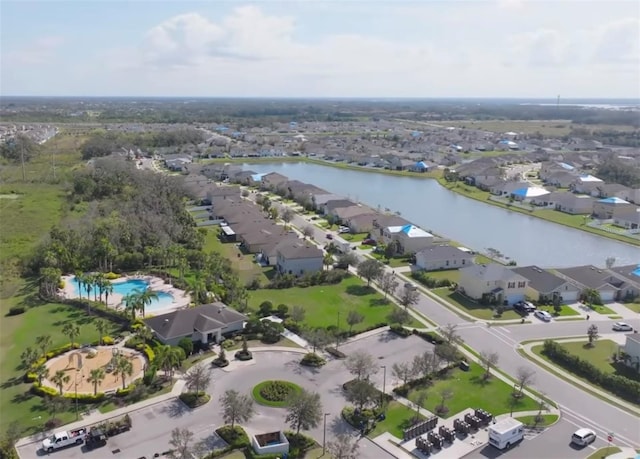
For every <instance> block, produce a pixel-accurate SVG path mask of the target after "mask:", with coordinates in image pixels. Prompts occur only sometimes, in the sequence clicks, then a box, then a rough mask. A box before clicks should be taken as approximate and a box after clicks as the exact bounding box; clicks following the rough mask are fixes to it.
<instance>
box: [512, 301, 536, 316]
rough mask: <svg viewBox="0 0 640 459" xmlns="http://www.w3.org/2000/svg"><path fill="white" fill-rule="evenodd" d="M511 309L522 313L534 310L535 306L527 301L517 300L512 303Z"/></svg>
mask: <svg viewBox="0 0 640 459" xmlns="http://www.w3.org/2000/svg"><path fill="white" fill-rule="evenodd" d="M513 309H515V310H516V311H519V312H522V313H529V312H534V311H535V310H536V307H535V305H534V304H533V303H529V302H528V301H518V302H517V303H515V304H514V305H513Z"/></svg>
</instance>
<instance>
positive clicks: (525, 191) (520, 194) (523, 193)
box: [511, 188, 529, 197]
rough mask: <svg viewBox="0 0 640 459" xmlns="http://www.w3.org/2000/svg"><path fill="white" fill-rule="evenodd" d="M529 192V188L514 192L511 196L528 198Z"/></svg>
mask: <svg viewBox="0 0 640 459" xmlns="http://www.w3.org/2000/svg"><path fill="white" fill-rule="evenodd" d="M528 190H529V188H518V189H517V190H513V191H512V192H511V194H515V195H516V196H522V197H526V196H527V191H528Z"/></svg>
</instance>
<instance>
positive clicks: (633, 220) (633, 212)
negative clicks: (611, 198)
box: [613, 207, 640, 233]
mask: <svg viewBox="0 0 640 459" xmlns="http://www.w3.org/2000/svg"><path fill="white" fill-rule="evenodd" d="M613 224H614V225H616V226H620V227H621V228H626V229H628V230H631V232H632V233H637V232H639V230H640V207H636V208H634V209H623V210H620V211H618V212H616V213H615V214H614V215H613Z"/></svg>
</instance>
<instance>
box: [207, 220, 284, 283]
mask: <svg viewBox="0 0 640 459" xmlns="http://www.w3.org/2000/svg"><path fill="white" fill-rule="evenodd" d="M219 233H220V229H219V227H217V226H214V227H212V228H207V233H206V236H205V240H204V247H203V250H204V251H205V252H212V251H213V252H219V253H221V254H222V256H224V257H225V258H228V259H229V260H231V265H232V266H233V268H234V269H235V270H236V271H237V272H238V275H239V276H240V280H241V281H243V282H244V283H247V282H249V281H251V280H253V279H258V280H259V281H260V282H261V283H262V284H265V283H267V282H268V278H267V273H268V272H269V271H272V270H273V267H267V268H263V267H261V266H260V265H258V263H256V262H255V261H254V259H255V257H254V256H253V255H252V254H245V253H242V251H241V250H240V249H239V248H238V246H237V245H236V243H234V242H222V241H220V239H218V234H219Z"/></svg>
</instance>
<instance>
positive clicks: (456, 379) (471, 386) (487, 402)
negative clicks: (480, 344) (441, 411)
mask: <svg viewBox="0 0 640 459" xmlns="http://www.w3.org/2000/svg"><path fill="white" fill-rule="evenodd" d="M483 374H484V370H483V369H482V368H481V367H480V366H479V365H477V364H475V363H471V368H470V370H469V371H462V370H460V369H457V368H456V369H454V370H451V371H449V373H448V374H447V375H446V376H445V377H443V378H442V379H435V380H434V381H433V382H432V383H431V384H430V385H429V386H426V387H418V388H416V389H412V390H411V391H410V392H409V396H408V397H407V398H408V399H409V400H411V401H412V402H414V403H415V402H416V399H417V397H418V393H419V392H421V391H425V390H426V392H427V398H426V400H425V402H424V403H423V405H422V406H423V407H424V408H426V409H428V410H429V411H431V412H432V413H435V412H436V407H437V406H438V405H440V403H441V401H442V400H441V397H440V393H441V391H442V390H443V389H450V390H451V391H453V396H452V397H451V399H449V400H448V401H447V402H446V403H445V405H446V406H447V407H448V408H449V411H448V413H447V415H446V416H444V417H450V416H453V415H455V414H457V413H459V412H461V411H463V410H465V409H467V408H474V409H476V408H482V409H484V410H486V411H488V412H489V413H491V414H493V415H494V416H496V415H499V414H504V413H509V412H510V411H511V409H512V408H513V411H514V412H518V411H530V410H535V409H537V408H538V404H537V403H536V401H535V400H533V399H531V398H529V397H526V396H525V397H523V398H521V399H519V400H518V399H514V398H513V397H512V396H511V394H512V392H513V386H511V385H509V384H507V383H505V382H504V381H502V380H501V379H498V378H496V377H495V376H493V377H492V378H491V379H489V380H488V381H484V380H483V378H482V375H483ZM512 402H513V406H512V405H511V403H512Z"/></svg>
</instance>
